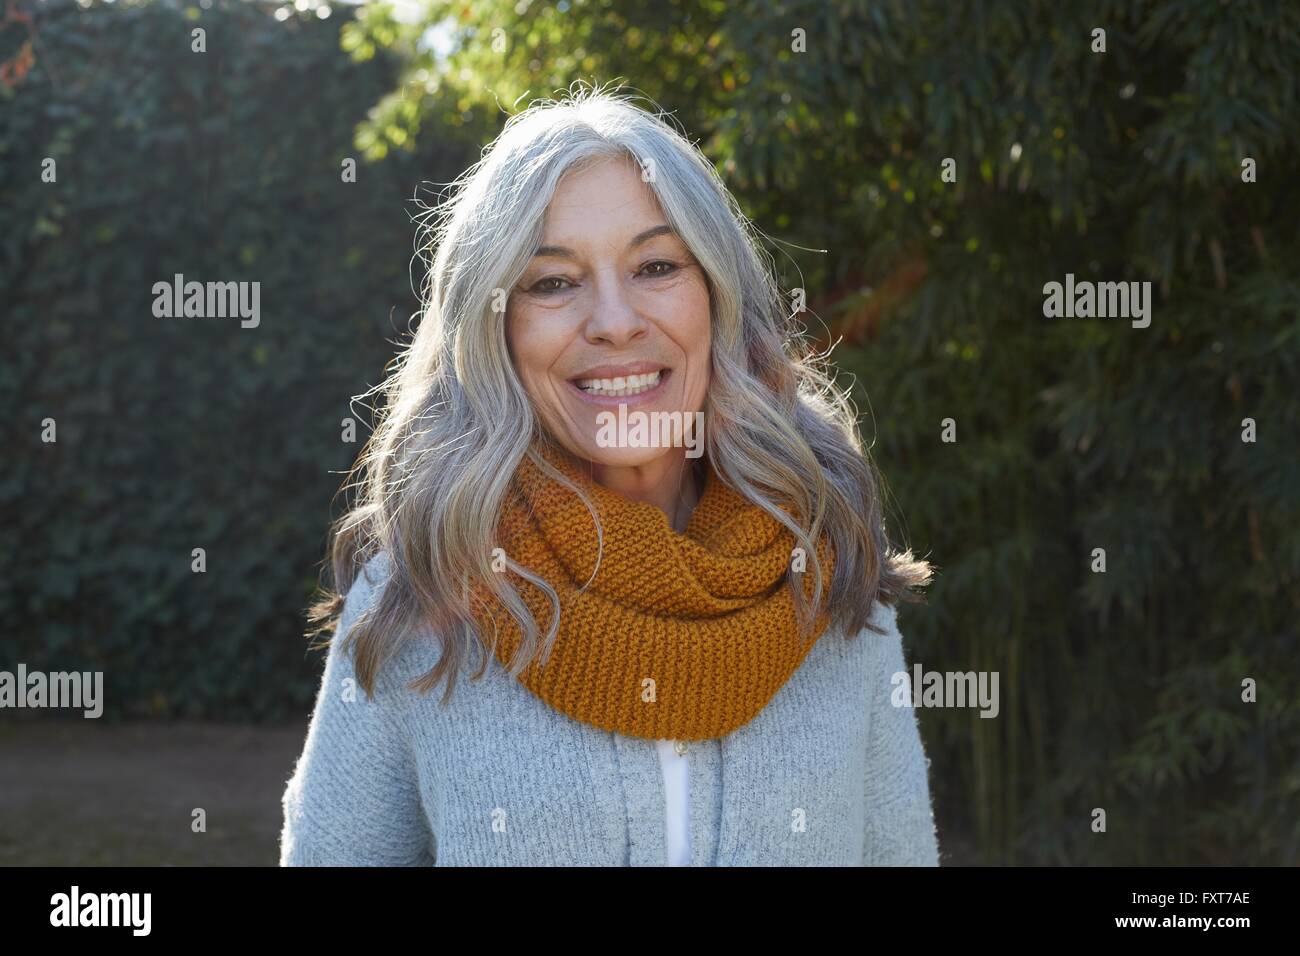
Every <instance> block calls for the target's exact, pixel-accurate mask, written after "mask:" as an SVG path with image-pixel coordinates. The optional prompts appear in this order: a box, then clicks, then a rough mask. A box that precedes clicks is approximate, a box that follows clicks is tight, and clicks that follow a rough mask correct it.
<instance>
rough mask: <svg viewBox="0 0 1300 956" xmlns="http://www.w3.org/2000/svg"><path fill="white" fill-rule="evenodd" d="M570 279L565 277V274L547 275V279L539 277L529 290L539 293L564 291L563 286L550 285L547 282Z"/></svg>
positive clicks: (546, 293)
mask: <svg viewBox="0 0 1300 956" xmlns="http://www.w3.org/2000/svg"><path fill="white" fill-rule="evenodd" d="M568 281H569V280H568V279H566V278H564V277H563V276H547V277H546V278H545V279H538V280H537V281H536V282H535V283H533V285H532V286H531V287H530V288H529V290H528V291H529V292H536V293H537V294H538V295H548V294H549V293H551V292H562V291H563V290H564V287H563V286H560V287H556V286H548V285H547V284H546V283H548V282H568Z"/></svg>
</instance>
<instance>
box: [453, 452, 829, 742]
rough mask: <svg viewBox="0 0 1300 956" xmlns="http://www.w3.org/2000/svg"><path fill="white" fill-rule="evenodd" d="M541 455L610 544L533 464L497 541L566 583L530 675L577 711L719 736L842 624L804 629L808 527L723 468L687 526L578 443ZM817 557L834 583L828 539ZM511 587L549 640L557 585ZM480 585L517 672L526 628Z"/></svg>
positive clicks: (823, 621)
mask: <svg viewBox="0 0 1300 956" xmlns="http://www.w3.org/2000/svg"><path fill="white" fill-rule="evenodd" d="M535 448H536V449H537V450H538V452H539V453H540V454H541V455H542V456H543V457H544V458H545V459H546V460H547V461H549V462H551V463H552V464H553V465H555V467H556V468H557V469H559V470H560V471H561V472H563V473H564V474H566V475H568V476H569V477H570V478H571V479H572V480H573V481H574V482H575V483H576V484H577V485H578V486H579V487H582V488H583V489H584V490H585V491H586V493H587V495H588V496H589V498H590V499H591V500H592V502H593V504H594V505H595V507H596V510H597V511H598V512H599V514H600V518H601V525H602V527H603V529H604V552H603V554H602V555H601V557H600V565H599V568H598V569H597V566H596V558H597V548H598V544H597V535H596V527H595V524H594V523H593V522H592V519H591V514H590V512H588V510H587V508H586V506H585V505H584V504H583V503H582V501H581V500H579V498H578V497H577V496H576V495H575V494H574V493H573V492H572V491H570V490H569V489H567V488H565V487H564V486H562V485H560V484H559V483H558V482H556V481H555V480H553V479H552V478H550V477H549V476H548V475H546V474H544V473H543V472H542V471H541V469H540V468H538V467H537V466H536V465H534V464H533V463H532V462H531V461H530V460H529V459H528V458H527V457H525V459H524V461H523V463H522V464H521V465H520V467H519V469H518V470H517V472H516V478H515V488H516V489H517V491H518V494H517V495H516V496H515V500H514V501H513V502H511V503H510V504H509V505H508V506H507V508H506V509H505V513H504V514H503V515H502V516H501V520H500V522H499V525H498V541H497V545H498V546H499V547H501V548H503V549H504V550H505V553H506V554H507V555H508V556H509V557H510V558H511V559H513V560H514V561H516V562H518V563H519V564H521V565H523V566H524V567H526V568H528V569H529V570H531V571H532V572H534V573H536V574H537V575H539V576H540V577H542V578H543V579H545V580H546V581H547V582H548V583H549V584H550V585H551V586H552V587H553V588H554V589H555V591H556V593H557V594H558V595H559V599H560V625H559V632H558V634H557V636H556V639H555V644H554V646H553V648H552V650H551V654H550V656H549V658H548V659H547V660H546V661H545V663H542V662H541V661H540V660H538V659H534V660H532V661H530V662H529V664H528V667H527V669H525V670H524V671H523V672H522V673H520V675H519V680H520V682H521V683H522V684H523V685H524V686H525V687H527V688H528V690H530V691H531V692H532V693H534V694H535V695H537V696H538V697H539V698H541V699H542V700H543V701H545V702H546V703H547V704H549V705H550V706H551V707H553V708H555V709H556V710H559V711H561V712H562V713H564V714H567V715H568V716H570V717H572V718H574V719H575V720H579V721H582V722H584V723H587V724H591V725H593V726H596V727H600V728H602V729H604V730H611V731H616V732H618V733H620V734H623V735H625V736H629V737H645V738H661V739H674V740H707V739H710V738H713V737H721V736H723V735H725V734H728V733H730V732H731V731H732V730H734V729H736V728H737V727H740V726H742V725H744V724H746V723H748V722H749V721H750V720H751V719H753V718H754V717H755V716H756V715H757V714H758V713H759V711H761V710H762V709H763V707H765V706H766V705H767V702H768V701H769V700H771V698H772V697H773V696H774V695H775V694H776V692H777V691H778V690H780V689H781V687H782V686H783V685H784V684H785V682H786V681H787V680H788V679H789V678H790V676H791V675H792V674H794V672H795V671H796V670H797V669H798V667H799V665H800V664H801V663H802V662H803V659H804V657H805V656H806V655H807V654H808V652H809V651H810V650H811V649H812V647H813V644H814V643H815V642H816V641H817V639H818V638H819V637H820V636H821V635H822V633H823V632H824V631H825V629H826V627H827V625H828V623H829V618H828V616H827V614H826V613H825V612H823V613H821V614H819V615H818V616H817V618H816V624H815V627H814V629H813V631H812V632H811V633H810V634H808V635H807V636H804V637H802V638H801V636H800V634H799V633H798V628H797V624H796V618H795V614H794V602H793V599H792V596H791V594H790V589H789V587H788V585H787V584H786V579H787V572H788V571H789V570H790V568H791V562H792V552H793V550H794V548H795V547H796V542H795V538H794V536H793V535H792V534H791V533H790V532H789V531H788V530H787V529H786V528H785V527H784V526H783V525H781V524H780V523H779V522H778V521H776V519H774V518H773V517H772V516H771V515H769V514H768V513H767V512H765V511H763V510H762V509H761V508H759V507H758V506H757V505H754V504H752V503H750V502H749V501H748V500H746V499H745V498H743V497H741V496H740V495H739V494H738V493H737V492H736V491H735V490H733V489H731V488H730V487H728V486H727V485H726V484H724V483H723V482H722V480H721V479H720V478H719V477H718V475H717V474H716V472H714V470H713V468H712V467H711V466H710V467H708V468H707V477H706V480H705V484H704V488H703V491H702V493H701V497H700V500H699V503H698V504H697V505H696V507H695V510H694V512H692V515H691V518H690V522H689V524H688V526H687V528H686V530H685V532H684V533H679V532H676V531H674V530H673V529H672V527H671V526H670V525H669V523H668V518H667V516H666V515H665V514H664V512H663V511H661V510H660V509H659V508H657V507H655V506H654V505H652V504H650V503H648V502H638V501H632V500H630V499H628V498H625V497H623V496H622V495H619V494H617V493H616V492H613V491H611V490H609V489H607V488H604V487H603V486H601V485H599V484H597V483H596V482H595V481H593V480H592V479H591V478H590V477H589V476H588V475H586V473H585V471H580V470H579V465H578V464H577V460H576V459H574V458H572V457H571V456H568V455H567V454H565V453H564V452H563V451H560V450H557V449H554V448H551V447H549V446H546V445H543V444H538V445H536V446H535ZM817 557H818V558H819V559H820V560H821V561H822V562H823V563H822V567H823V574H824V578H823V585H822V586H823V592H825V591H826V590H828V589H829V587H830V581H831V573H832V571H833V569H834V554H833V550H832V549H831V547H830V545H829V543H828V541H827V540H826V539H825V538H824V537H823V539H822V541H821V542H820V544H819V554H818V556H817ZM813 561H814V556H813V555H808V556H807V557H806V560H805V561H804V564H805V565H806V571H805V572H804V573H803V574H802V575H801V578H802V583H803V586H804V594H805V595H806V596H807V597H808V598H809V599H811V597H812V591H813V580H812V578H813V575H812V569H813ZM593 570H594V571H596V573H595V576H594V578H593V577H592V572H593ZM589 578H590V579H591V580H590V583H589V584H588V583H587V582H588V579H589ZM510 581H511V583H513V584H514V585H515V587H516V588H517V589H518V590H519V592H520V595H521V597H522V598H523V599H524V601H525V603H526V604H527V605H528V607H529V609H530V610H531V612H532V614H533V616H534V619H535V620H537V621H538V623H539V626H540V627H541V634H542V635H543V636H544V635H545V633H546V630H547V628H548V627H549V624H550V617H551V605H550V603H549V601H548V600H547V598H546V596H545V594H543V593H542V591H541V590H540V589H538V588H537V587H535V586H534V585H533V584H531V583H530V582H527V581H525V580H524V579H523V578H521V577H519V576H518V575H515V574H513V573H511V574H510ZM584 584H586V585H587V586H586V587H585V589H583V585H584ZM474 590H475V593H476V595H477V596H478V597H479V598H480V599H482V600H480V601H478V602H475V604H476V610H475V617H476V619H477V621H478V623H479V625H480V627H481V628H482V633H483V635H484V637H485V638H486V639H488V640H491V639H492V635H493V634H494V633H495V634H496V635H497V640H496V644H495V653H496V656H497V658H498V659H499V660H500V661H501V662H502V663H503V664H505V665H506V666H509V665H510V663H511V661H512V660H513V659H514V655H515V652H516V651H517V650H518V648H519V646H520V643H521V639H522V634H521V632H520V630H519V627H518V625H517V623H516V622H515V620H514V618H512V617H511V616H510V615H509V614H508V613H506V611H505V610H504V608H502V607H501V606H500V605H499V604H497V603H496V602H495V601H494V600H492V599H491V598H490V596H489V595H488V594H487V592H486V591H484V590H482V588H481V587H475V589H474Z"/></svg>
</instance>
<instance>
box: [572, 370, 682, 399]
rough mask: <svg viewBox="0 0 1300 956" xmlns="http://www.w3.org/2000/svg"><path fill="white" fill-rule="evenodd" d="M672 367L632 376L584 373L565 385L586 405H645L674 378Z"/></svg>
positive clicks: (661, 392)
mask: <svg viewBox="0 0 1300 956" xmlns="http://www.w3.org/2000/svg"><path fill="white" fill-rule="evenodd" d="M672 374H673V370H672V369H670V368H659V369H654V368H652V369H651V370H650V371H645V372H641V373H639V374H630V375H604V376H602V375H594V376H593V375H589V374H587V373H584V374H582V375H579V376H577V377H575V378H571V379H569V380H568V382H567V383H566V384H567V385H568V386H569V388H570V389H571V390H572V391H573V392H574V394H576V395H577V396H578V397H579V398H581V399H582V400H583V401H584V402H587V403H588V404H591V405H597V406H600V407H605V408H616V407H618V406H619V405H620V404H623V405H642V404H645V403H647V402H652V401H654V400H655V399H656V398H658V397H659V396H660V395H662V394H663V392H664V388H665V383H667V381H668V379H669V378H671V377H672Z"/></svg>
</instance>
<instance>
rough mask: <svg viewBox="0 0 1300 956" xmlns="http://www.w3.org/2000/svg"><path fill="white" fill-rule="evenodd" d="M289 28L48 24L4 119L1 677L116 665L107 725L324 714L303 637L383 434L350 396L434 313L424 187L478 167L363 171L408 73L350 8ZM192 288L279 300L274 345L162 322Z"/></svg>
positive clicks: (448, 148) (97, 10)
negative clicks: (364, 43) (359, 31)
mask: <svg viewBox="0 0 1300 956" xmlns="http://www.w3.org/2000/svg"><path fill="white" fill-rule="evenodd" d="M277 6H278V5H271V4H250V3H224V4H220V5H218V6H214V7H213V8H211V9H208V10H201V9H200V8H198V7H197V6H178V5H173V4H166V3H149V4H140V5H124V4H121V3H118V4H114V5H108V6H104V5H95V6H93V7H91V8H88V9H83V8H81V7H79V6H78V5H77V4H75V3H70V2H51V3H46V4H43V5H42V7H41V9H40V13H39V15H38V17H37V19H36V21H35V22H34V24H33V30H34V35H35V38H36V42H35V45H34V48H35V50H36V52H37V57H36V63H35V65H34V66H33V67H32V68H31V70H30V71H29V72H28V74H27V76H26V77H25V80H24V82H22V83H20V84H18V85H16V86H15V87H14V88H13V89H12V90H10V91H7V92H5V93H3V94H0V95H4V97H5V101H4V103H3V104H2V105H0V110H2V111H3V114H4V120H3V132H2V133H0V184H2V185H0V189H3V195H0V210H3V212H2V213H0V242H3V244H4V256H3V273H2V274H0V288H2V289H3V308H2V311H3V314H4V316H5V326H4V327H5V330H6V339H7V341H6V348H5V352H6V355H5V359H4V361H3V362H2V363H0V402H3V404H4V407H5V408H6V409H8V411H7V412H6V414H5V419H6V429H5V434H6V440H5V446H6V447H5V452H4V459H5V468H4V469H3V475H0V508H3V515H4V518H3V521H0V554H3V555H4V556H5V561H4V569H3V580H0V620H3V621H4V627H3V630H2V631H0V661H4V662H6V663H4V664H3V665H0V666H4V667H6V668H9V669H12V668H13V666H14V665H15V664H16V663H17V662H19V661H22V662H25V663H26V664H27V666H28V668H29V669H35V668H40V669H49V670H61V669H81V670H88V669H102V670H103V671H104V672H105V688H106V690H105V696H106V698H107V700H106V707H105V718H104V719H115V718H120V717H125V716H142V715H157V716H175V717H192V718H197V717H203V718H209V719H216V720H231V721H235V720H265V719H275V718H284V717H287V716H290V715H301V714H303V713H305V712H306V710H307V709H308V707H309V705H310V701H311V696H312V694H313V693H314V690H315V687H316V684H317V682H318V680H319V677H318V675H319V667H320V661H319V657H318V655H309V654H308V653H307V652H306V641H305V640H304V638H303V636H302V635H303V629H304V625H305V621H304V619H303V617H302V611H303V609H304V608H305V606H306V604H307V603H308V601H309V599H310V598H311V596H312V592H313V588H314V587H315V585H316V583H317V579H318V570H319V562H320V561H321V559H322V556H323V554H324V547H325V534H326V528H327V526H328V523H329V520H330V517H331V515H332V514H337V513H338V511H339V510H340V509H341V507H342V501H341V500H335V501H333V502H332V501H331V499H332V498H333V496H334V494H335V492H336V491H337V490H338V488H339V485H340V481H341V475H340V473H341V472H342V471H344V470H345V469H347V468H348V467H349V466H350V464H351V463H352V461H353V459H354V458H355V456H356V454H357V451H358V450H359V448H360V445H361V442H363V441H364V439H365V437H366V435H367V434H368V428H367V426H366V425H365V422H367V420H368V411H367V409H365V408H361V407H357V408H350V407H349V400H350V397H351V396H353V395H358V394H360V393H361V392H363V391H364V390H365V389H367V388H368V387H369V386H370V385H372V384H374V383H376V382H378V381H379V380H380V379H381V378H382V375H383V368H384V365H385V363H386V362H387V361H388V360H389V359H390V358H391V357H392V353H393V347H392V344H391V343H392V342H393V341H395V340H396V339H397V338H398V336H399V335H400V334H401V333H403V332H404V331H405V330H406V328H407V326H408V323H409V321H410V318H411V316H412V314H413V313H415V312H416V311H417V309H418V301H417V299H416V297H415V295H414V293H413V292H412V285H413V273H412V270H411V259H412V253H413V248H414V247H413V238H414V229H415V227H414V225H413V223H412V221H411V217H412V216H413V215H415V214H418V211H419V210H418V208H417V207H416V206H415V205H414V204H413V202H412V200H413V199H416V198H418V199H420V200H422V201H429V200H430V199H431V198H432V195H431V193H430V188H431V187H430V186H428V185H427V184H426V185H425V186H424V187H423V189H418V188H417V187H418V186H419V184H420V183H421V182H422V181H425V180H428V181H433V182H438V181H447V180H450V179H451V178H452V177H453V176H454V175H456V173H457V172H459V170H460V169H462V168H463V167H464V166H465V165H467V163H468V162H470V161H472V152H473V149H472V148H466V147H463V146H461V147H457V146H455V145H454V144H452V143H449V142H448V141H447V140H445V139H441V140H431V141H429V142H428V143H426V144H424V148H422V149H421V150H420V151H419V152H418V153H405V152H404V153H400V154H394V155H390V156H389V157H388V158H387V159H386V160H384V161H382V162H377V163H370V162H367V161H365V160H364V159H362V154H363V145H364V144H362V143H359V142H357V141H355V137H356V125H357V123H358V122H359V121H360V120H362V119H363V118H364V117H365V115H366V113H367V110H369V109H370V108H371V107H372V106H373V105H374V103H375V102H376V101H377V100H379V99H380V98H381V97H382V96H383V95H384V94H385V93H386V92H387V91H388V90H389V89H391V88H392V86H393V84H394V82H395V80H394V77H395V59H394V57H392V56H391V55H387V54H386V55H384V56H380V57H377V58H374V59H372V60H370V61H367V62H365V63H356V62H354V61H353V60H352V59H351V58H350V57H349V56H347V55H346V54H344V53H343V52H341V50H340V40H339V30H340V27H341V25H342V23H343V22H345V21H346V19H348V18H349V17H350V16H351V12H350V8H348V7H346V6H340V7H338V8H337V9H336V10H335V11H334V14H333V15H332V16H331V17H329V18H327V19H323V20H322V19H318V18H317V17H316V16H315V15H314V14H312V13H307V14H295V15H294V16H292V17H290V18H289V19H288V20H286V21H284V22H280V21H277V20H276V19H275V18H274V16H273V13H274V11H275V9H276V8H277ZM195 26H202V27H203V28H204V29H205V30H206V34H207V36H206V41H207V53H206V54H198V53H193V52H191V49H190V46H191V38H190V30H191V29H192V28H193V27H195ZM0 38H2V39H3V40H4V41H5V44H6V46H5V48H4V49H3V50H0V58H5V57H8V56H10V55H12V53H13V52H14V50H15V48H16V44H18V43H20V42H21V41H22V39H23V38H25V31H23V30H21V29H14V28H12V27H11V28H9V29H8V30H6V32H5V33H4V34H0ZM349 156H351V157H357V158H358V160H359V169H358V173H357V181H356V182H354V183H345V182H343V181H342V176H341V163H342V161H343V159H344V158H345V157H349ZM45 157H53V158H54V159H55V161H56V162H57V177H58V178H57V183H53V184H45V183H42V181H41V178H40V176H41V170H42V161H43V160H44V158H45ZM176 273H181V274H183V275H184V276H185V277H186V279H187V280H188V279H195V280H199V281H204V282H206V281H257V282H260V284H261V285H260V307H261V322H260V325H259V326H257V327H256V328H241V327H240V321H239V320H238V319H237V318H225V319H222V318H201V319H200V318H170V319H169V318H157V317H155V316H154V314H153V307H152V306H153V291H152V289H153V285H154V283H155V282H159V281H164V282H170V281H171V279H172V277H173V275H174V274H176ZM414 275H415V276H416V277H417V278H418V272H417V273H414ZM347 416H353V417H354V418H355V419H356V420H357V422H358V428H357V443H356V444H348V443H346V442H344V441H343V440H342V434H343V428H342V426H341V422H342V420H343V419H344V418H345V417H347ZM47 418H49V419H53V420H54V421H55V423H56V427H57V433H56V434H57V442H55V443H44V442H43V441H42V440H41V436H42V422H43V421H44V420H45V419H47ZM200 547H201V548H203V549H205V551H206V560H207V570H206V572H205V573H202V574H198V573H193V572H192V571H191V560H192V559H191V551H192V549H194V548H200Z"/></svg>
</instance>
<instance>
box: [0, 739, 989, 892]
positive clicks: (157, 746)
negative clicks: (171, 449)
mask: <svg viewBox="0 0 1300 956" xmlns="http://www.w3.org/2000/svg"><path fill="white" fill-rule="evenodd" d="M306 737H307V722H306V720H304V721H303V723H302V724H301V725H299V726H287V727H269V728H268V727H248V726H240V725H222V724H206V723H204V724H193V723H191V724H186V723H173V724H164V723H159V722H156V721H151V722H146V723H132V724H101V723H99V722H98V721H95V720H67V721H50V720H26V719H22V720H5V721H0V866H276V865H277V864H278V863H279V837H280V824H281V810H280V797H281V795H282V794H283V793H284V787H285V784H286V783H287V782H288V779H289V776H290V774H291V773H292V772H293V763H294V761H295V760H297V759H298V755H299V754H300V753H301V752H302V746H303V743H304V741H305V740H306ZM200 807H201V808H202V809H203V810H205V811H206V813H207V832H206V833H195V832H193V831H192V829H191V820H192V819H193V816H192V814H193V811H194V810H195V808H200ZM944 838H945V839H944V841H943V860H944V865H945V866H950V865H954V864H955V865H969V863H970V860H971V859H972V858H973V853H972V851H971V848H970V847H968V846H967V845H966V844H965V843H964V842H962V841H960V840H957V839H955V838H954V837H953V836H952V835H951V834H944Z"/></svg>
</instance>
